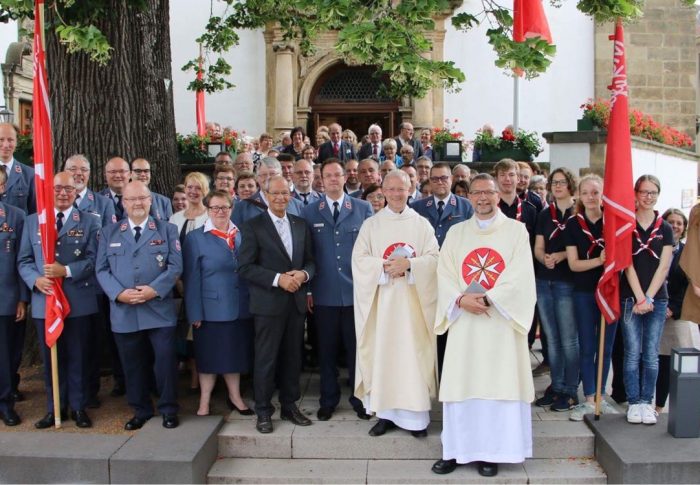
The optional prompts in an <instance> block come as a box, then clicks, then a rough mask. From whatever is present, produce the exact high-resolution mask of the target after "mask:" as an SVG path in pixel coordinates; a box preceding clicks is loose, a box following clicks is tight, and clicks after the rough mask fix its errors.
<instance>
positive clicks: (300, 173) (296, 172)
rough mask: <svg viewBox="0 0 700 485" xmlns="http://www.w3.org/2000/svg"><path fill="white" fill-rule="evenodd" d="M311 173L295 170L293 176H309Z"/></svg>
mask: <svg viewBox="0 0 700 485" xmlns="http://www.w3.org/2000/svg"><path fill="white" fill-rule="evenodd" d="M311 174H313V172H312V171H311V170H295V171H294V175H311Z"/></svg>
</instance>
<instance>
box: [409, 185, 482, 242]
mask: <svg viewBox="0 0 700 485" xmlns="http://www.w3.org/2000/svg"><path fill="white" fill-rule="evenodd" d="M411 208H412V209H413V210H414V211H416V212H418V213H419V214H420V215H422V216H423V217H425V218H426V219H428V222H430V225H431V226H433V229H435V238H436V239H437V241H438V244H439V245H440V247H442V243H443V242H445V235H446V234H447V231H448V230H449V229H450V227H452V226H454V225H455V224H457V223H459V222H464V221H466V220H467V219H469V218H470V217H471V216H472V215H474V208H473V207H472V204H471V202H469V201H468V200H467V199H465V198H463V197H457V196H456V195H454V194H450V198H449V199H448V200H447V203H446V204H445V208H444V209H443V211H442V217H441V218H440V219H439V220H438V212H437V206H436V205H435V197H433V196H432V195H431V196H430V197H427V198H425V199H418V200H416V201H414V202H413V203H412V204H411Z"/></svg>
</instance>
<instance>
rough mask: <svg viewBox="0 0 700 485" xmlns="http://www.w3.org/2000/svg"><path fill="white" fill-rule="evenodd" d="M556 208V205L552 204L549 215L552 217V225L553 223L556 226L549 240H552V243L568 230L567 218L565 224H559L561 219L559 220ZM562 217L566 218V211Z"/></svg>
mask: <svg viewBox="0 0 700 485" xmlns="http://www.w3.org/2000/svg"><path fill="white" fill-rule="evenodd" d="M556 206H557V204H556V203H552V204H550V205H549V214H550V215H551V216H552V223H553V224H554V226H555V228H554V230H553V231H552V234H550V235H549V240H550V241H551V240H552V239H554V238H555V237H557V235H558V234H559V233H560V232H564V229H566V217H564V221H563V222H559V219H558V218H557V207H556ZM562 215H564V216H565V215H566V211H563V212H562Z"/></svg>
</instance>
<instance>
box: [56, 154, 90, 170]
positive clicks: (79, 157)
mask: <svg viewBox="0 0 700 485" xmlns="http://www.w3.org/2000/svg"><path fill="white" fill-rule="evenodd" d="M71 161H73V162H85V163H87V166H88V167H89V166H90V160H88V159H87V157H86V156H85V155H83V154H82V153H76V154H75V155H71V156H70V157H68V158H66V163H64V164H63V167H64V168H65V166H66V165H68V162H71Z"/></svg>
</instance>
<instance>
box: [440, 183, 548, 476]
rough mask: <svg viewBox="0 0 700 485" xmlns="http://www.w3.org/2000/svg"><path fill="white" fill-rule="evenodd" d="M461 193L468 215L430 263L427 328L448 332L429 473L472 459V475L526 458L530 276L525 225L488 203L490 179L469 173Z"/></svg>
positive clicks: (492, 196)
mask: <svg viewBox="0 0 700 485" xmlns="http://www.w3.org/2000/svg"><path fill="white" fill-rule="evenodd" d="M469 199H470V201H471V203H472V206H473V207H474V210H475V217H472V218H471V219H469V220H468V221H465V222H462V223H459V224H456V225H454V226H452V228H451V229H450V231H449V232H448V233H447V236H446V239H445V242H444V243H443V245H442V249H441V251H440V258H439V262H438V303H437V314H436V318H435V332H436V333H437V334H438V335H440V334H443V333H445V332H447V330H448V329H449V331H450V332H449V338H448V339H447V348H446V351H445V360H444V363H443V370H442V380H441V382H440V394H439V399H440V401H442V403H443V430H442V448H443V451H442V460H439V461H437V462H436V463H435V464H434V465H433V471H434V472H435V473H440V474H443V473H450V472H451V471H453V470H454V469H455V467H456V466H457V465H458V464H462V463H470V462H473V461H477V462H479V463H478V469H479V473H480V474H481V475H483V476H494V475H496V474H497V473H498V463H521V462H523V461H524V460H525V458H528V457H531V456H532V423H531V417H530V412H531V411H530V403H531V402H532V400H533V399H534V395H535V390H534V385H533V382H532V374H531V370H530V355H529V350H528V342H527V334H528V330H529V329H530V324H531V323H532V315H533V312H534V308H535V301H536V294H535V275H534V269H533V264H532V255H531V253H530V245H529V238H528V232H527V229H526V228H525V225H524V224H523V223H522V222H519V221H517V220H514V219H509V218H508V217H506V216H505V215H504V214H503V213H501V211H500V210H499V209H498V200H499V196H498V190H497V188H496V183H495V181H494V180H493V178H492V177H491V176H490V175H488V174H479V175H478V176H477V177H475V178H474V180H473V181H472V183H471V186H470V194H469Z"/></svg>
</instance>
